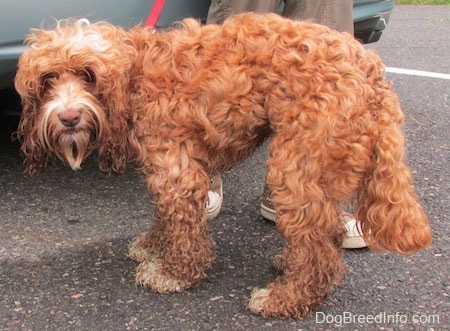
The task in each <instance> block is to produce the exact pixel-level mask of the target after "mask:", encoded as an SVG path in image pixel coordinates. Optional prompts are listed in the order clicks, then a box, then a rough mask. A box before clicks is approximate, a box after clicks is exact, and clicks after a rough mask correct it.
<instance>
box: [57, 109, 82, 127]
mask: <svg viewBox="0 0 450 331" xmlns="http://www.w3.org/2000/svg"><path fill="white" fill-rule="evenodd" d="M58 118H59V120H60V121H61V123H62V124H63V125H64V126H67V127H74V126H75V125H77V124H78V123H79V122H80V120H81V112H80V111H79V110H74V109H67V110H65V111H63V112H62V113H59V114H58Z"/></svg>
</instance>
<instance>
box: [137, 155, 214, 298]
mask: <svg viewBox="0 0 450 331" xmlns="http://www.w3.org/2000/svg"><path fill="white" fill-rule="evenodd" d="M175 154H176V155H175ZM175 154H172V155H168V154H167V153H166V154H165V155H164V156H163V157H162V158H160V161H161V163H162V164H166V165H167V166H160V167H158V168H156V167H155V169H156V170H155V171H154V174H153V175H152V176H150V177H148V178H147V182H148V186H149V188H150V190H151V191H152V193H153V194H154V196H155V198H156V222H155V224H154V225H153V228H152V230H151V231H150V232H149V233H148V234H145V235H143V236H141V237H139V238H137V239H136V240H135V241H134V242H132V244H131V245H130V250H129V254H130V257H132V258H133V259H135V260H137V261H138V262H140V265H139V266H138V267H137V269H136V282H137V283H138V284H140V285H142V286H144V287H146V288H149V289H151V290H153V291H156V292H160V293H168V292H179V291H182V290H184V289H186V288H189V287H192V286H196V285H197V284H198V283H199V281H200V280H201V279H202V278H204V277H206V269H207V268H209V267H210V265H211V263H212V261H213V259H214V251H213V242H212V240H211V238H210V237H209V236H208V233H207V224H206V223H207V221H206V217H205V213H204V206H205V203H206V199H207V192H208V189H209V184H210V181H209V177H208V175H207V174H206V173H205V171H204V170H203V169H202V168H201V167H200V166H199V165H198V164H197V163H196V162H195V161H191V160H190V159H189V158H187V156H186V155H183V151H180V150H179V151H178V152H177V153H175ZM183 156H186V158H183ZM174 160H177V161H179V162H178V163H177V164H174Z"/></svg>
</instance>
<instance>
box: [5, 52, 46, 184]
mask: <svg viewBox="0 0 450 331" xmlns="http://www.w3.org/2000/svg"><path fill="white" fill-rule="evenodd" d="M27 61H28V59H27V58H26V56H25V57H21V58H20V59H19V69H18V71H17V74H16V77H15V80H14V86H15V88H16V91H17V93H19V95H20V98H21V101H22V114H21V118H20V121H19V126H18V129H17V132H16V137H17V139H18V140H19V141H20V143H21V152H22V154H23V156H24V158H25V159H24V164H25V166H26V169H27V171H28V173H30V174H31V175H34V174H35V173H36V172H40V171H43V170H45V169H46V168H47V166H48V164H49V160H50V155H49V154H48V152H47V151H46V149H45V148H44V147H43V146H42V143H41V140H40V139H39V132H38V128H37V125H36V123H37V122H38V117H39V104H40V93H41V91H40V90H41V87H42V86H41V81H40V77H39V75H33V74H32V73H31V72H29V71H28V70H27V68H30V66H28V65H27Z"/></svg>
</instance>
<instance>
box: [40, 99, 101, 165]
mask: <svg viewBox="0 0 450 331" xmlns="http://www.w3.org/2000/svg"><path fill="white" fill-rule="evenodd" d="M79 106H81V107H82V109H83V110H82V113H81V116H82V118H81V121H80V123H79V124H77V125H76V126H75V127H65V126H64V125H62V124H61V123H60V121H59V119H58V116H57V109H58V106H57V105H52V104H51V103H50V104H49V105H48V107H47V110H46V112H45V114H44V116H43V118H42V121H41V127H40V130H39V132H40V137H39V140H40V141H41V144H42V145H43V146H45V148H46V149H47V150H48V151H49V152H51V153H53V154H54V155H56V156H57V157H58V158H59V159H60V160H62V161H63V162H66V163H67V164H68V165H69V166H70V167H71V168H72V169H73V170H78V169H80V167H81V163H82V162H83V161H84V160H85V159H86V158H87V157H88V156H89V154H91V153H92V151H93V150H94V149H95V148H97V147H98V145H99V141H100V139H101V137H102V135H103V132H104V128H103V123H104V119H103V116H102V114H103V112H102V111H101V109H100V108H99V107H97V105H96V104H94V103H90V102H88V101H84V102H83V104H82V105H79Z"/></svg>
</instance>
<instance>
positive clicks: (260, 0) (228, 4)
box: [207, 0, 282, 24]
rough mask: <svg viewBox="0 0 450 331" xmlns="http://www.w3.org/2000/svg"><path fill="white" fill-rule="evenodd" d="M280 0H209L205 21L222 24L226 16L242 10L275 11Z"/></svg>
mask: <svg viewBox="0 0 450 331" xmlns="http://www.w3.org/2000/svg"><path fill="white" fill-rule="evenodd" d="M281 1H282V0H242V1H240V0H211V5H210V7H209V11H208V18H207V23H215V24H222V23H223V21H225V20H226V19H227V18H228V17H230V16H231V15H234V14H238V13H243V12H249V11H252V12H261V13H271V12H276V11H277V9H278V7H279V6H280V4H281Z"/></svg>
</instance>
